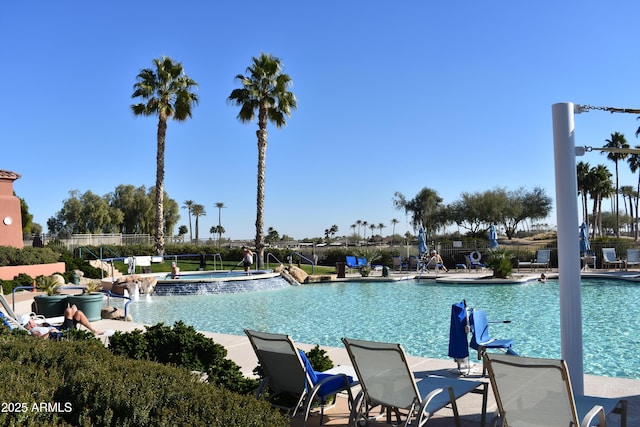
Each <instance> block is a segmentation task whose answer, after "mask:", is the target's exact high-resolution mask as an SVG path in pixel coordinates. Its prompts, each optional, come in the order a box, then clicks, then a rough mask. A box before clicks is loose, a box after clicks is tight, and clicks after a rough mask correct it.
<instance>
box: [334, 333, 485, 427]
mask: <svg viewBox="0 0 640 427" xmlns="http://www.w3.org/2000/svg"><path fill="white" fill-rule="evenodd" d="M342 342H343V343H344V345H345V346H346V348H347V353H348V354H349V358H350V359H351V362H352V363H353V366H354V368H355V370H356V373H357V375H358V379H359V381H360V386H361V391H360V392H359V393H358V395H357V396H356V399H355V401H354V405H353V407H352V411H351V419H350V425H359V421H365V422H366V421H367V420H368V419H369V418H370V414H371V412H372V410H373V409H374V408H376V407H379V406H380V407H382V409H383V410H384V409H386V410H387V415H388V417H390V414H391V412H393V413H395V415H396V421H397V423H398V424H400V423H401V419H402V417H405V422H404V424H403V425H404V426H407V425H409V424H410V423H412V421H416V424H415V425H417V426H423V425H424V424H425V423H426V422H427V421H428V420H429V418H430V417H431V415H432V414H434V413H435V412H437V411H439V410H440V409H442V408H444V407H445V406H447V405H450V407H451V409H452V410H453V415H454V418H455V425H456V426H457V427H460V416H459V413H458V406H457V403H456V401H457V399H459V398H460V397H462V396H464V395H466V394H467V393H479V394H482V419H481V425H483V426H484V424H485V419H486V410H487V384H486V383H484V382H480V381H468V380H461V379H454V378H443V377H436V376H426V377H423V378H419V379H416V376H415V374H414V373H413V372H411V370H410V368H409V365H408V363H407V357H406V354H405V352H404V349H403V348H402V346H401V345H400V344H391V343H380V342H374V341H361V340H355V339H351V338H342ZM388 421H389V422H390V421H391V420H388Z"/></svg>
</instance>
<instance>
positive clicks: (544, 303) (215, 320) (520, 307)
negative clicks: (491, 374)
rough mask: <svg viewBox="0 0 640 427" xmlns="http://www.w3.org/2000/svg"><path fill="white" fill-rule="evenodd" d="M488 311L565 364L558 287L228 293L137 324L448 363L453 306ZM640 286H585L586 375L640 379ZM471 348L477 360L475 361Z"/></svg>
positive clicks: (411, 285) (145, 307) (533, 347)
mask: <svg viewBox="0 0 640 427" xmlns="http://www.w3.org/2000/svg"><path fill="white" fill-rule="evenodd" d="M463 299H465V300H466V301H467V305H468V306H469V307H472V308H483V309H485V310H486V311H487V315H488V317H489V321H502V320H510V321H511V323H496V324H491V325H490V332H491V335H492V336H494V337H496V338H513V339H514V340H515V344H514V350H515V351H516V352H517V353H518V354H520V355H522V356H531V357H548V358H560V357H561V356H560V355H561V350H560V307H559V299H560V296H559V288H558V281H557V280H549V281H548V282H547V283H539V282H531V283H527V284H521V285H508V286H505V285H502V286H487V285H452V284H435V283H434V282H433V281H424V280H423V281H419V282H418V281H396V282H351V283H348V282H342V283H327V284H314V285H308V286H295V287H293V286H292V287H287V288H284V289H279V290H272V291H261V292H249V293H242V294H224V295H193V296H176V297H152V298H151V299H150V301H145V300H144V299H141V300H140V301H138V302H136V303H134V304H131V306H130V311H131V314H132V315H133V318H134V320H135V321H137V322H141V323H145V324H155V323H158V322H165V324H173V322H175V321H176V320H180V319H181V320H183V321H185V323H187V324H190V325H193V326H194V327H195V328H196V329H198V330H201V331H210V332H218V333H223V334H232V335H243V334H244V332H243V330H244V329H245V328H249V329H256V330H261V331H268V332H274V333H284V334H289V335H291V336H292V338H293V339H294V340H295V341H297V342H304V343H308V344H321V345H327V346H333V347H341V346H342V343H341V341H340V338H342V337H350V338H358V339H367V340H375V341H386V342H399V343H401V344H402V345H403V347H404V348H405V350H406V351H407V353H408V354H411V355H414V356H420V357H430V358H438V359H447V358H448V355H447V353H448V344H449V321H450V314H451V304H453V303H455V302H459V301H461V300H463ZM639 304H640V285H637V284H634V283H631V282H624V281H602V280H593V279H590V280H585V279H583V281H582V316H583V325H582V328H583V346H584V370H585V373H587V374H593V375H601V376H611V377H624V378H636V379H640V370H638V363H637V361H638V351H639V350H640V334H639V331H640V316H638V313H637V308H638V306H639ZM475 355H476V353H475V351H473V350H471V349H470V357H471V358H472V360H473V359H475Z"/></svg>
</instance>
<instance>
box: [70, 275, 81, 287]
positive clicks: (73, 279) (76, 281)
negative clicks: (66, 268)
mask: <svg viewBox="0 0 640 427" xmlns="http://www.w3.org/2000/svg"><path fill="white" fill-rule="evenodd" d="M71 283H73V284H74V285H79V284H80V277H78V275H77V274H76V273H73V274H72V275H71Z"/></svg>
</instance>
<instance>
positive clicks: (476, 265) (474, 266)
mask: <svg viewBox="0 0 640 427" xmlns="http://www.w3.org/2000/svg"><path fill="white" fill-rule="evenodd" d="M474 253H475V252H474ZM477 253H478V255H480V252H477ZM471 255H472V254H468V255H465V256H464V261H465V263H466V265H467V270H475V271H478V270H480V271H482V270H484V268H485V267H486V265H485V264H483V263H481V262H480V259H479V258H471ZM475 259H478V260H477V261H475Z"/></svg>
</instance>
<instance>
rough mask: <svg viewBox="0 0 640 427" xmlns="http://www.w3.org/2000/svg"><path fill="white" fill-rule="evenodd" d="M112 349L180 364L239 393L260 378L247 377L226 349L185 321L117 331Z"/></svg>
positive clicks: (211, 381) (111, 344)
mask: <svg viewBox="0 0 640 427" xmlns="http://www.w3.org/2000/svg"><path fill="white" fill-rule="evenodd" d="M109 349H110V350H111V352H112V353H114V354H116V355H124V356H127V357H130V358H133V359H148V360H152V361H155V362H160V363H163V364H169V365H175V366H181V367H183V368H186V369H189V370H190V371H200V372H205V373H206V374H207V381H208V382H209V383H211V384H216V385H218V386H221V387H224V388H226V389H228V390H231V391H235V392H238V393H243V394H249V393H251V392H252V391H253V390H255V388H256V387H257V381H256V380H254V379H250V378H245V377H244V376H243V375H242V373H241V371H240V367H239V366H238V365H236V363H235V362H233V361H232V360H228V359H226V357H227V350H226V349H225V348H224V347H223V346H221V345H220V344H217V343H215V342H214V341H213V340H211V339H210V338H207V337H205V336H204V335H203V334H201V333H200V332H198V331H196V330H195V328H194V327H193V326H187V325H186V324H185V323H184V322H182V321H177V322H175V323H174V325H173V328H172V327H170V326H165V325H164V324H163V323H158V324H156V325H154V326H150V327H149V328H147V331H146V332H144V333H143V332H142V331H140V330H135V331H133V332H127V333H121V332H116V333H115V334H114V335H113V336H112V337H111V338H110V339H109Z"/></svg>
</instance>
